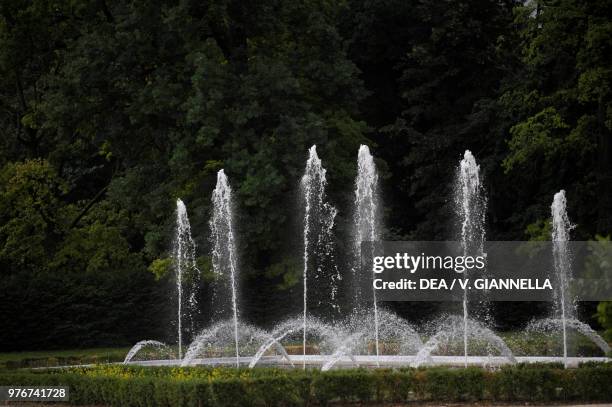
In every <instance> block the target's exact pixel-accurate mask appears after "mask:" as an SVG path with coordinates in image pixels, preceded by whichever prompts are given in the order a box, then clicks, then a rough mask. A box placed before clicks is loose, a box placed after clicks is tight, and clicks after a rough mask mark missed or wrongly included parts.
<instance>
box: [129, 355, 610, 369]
mask: <svg viewBox="0 0 612 407" xmlns="http://www.w3.org/2000/svg"><path fill="white" fill-rule="evenodd" d="M329 358H330V356H328V355H291V362H293V364H294V365H295V366H301V365H306V366H309V367H313V368H318V367H322V366H323V365H324V364H325V363H327V362H328V361H329ZM239 359H240V365H241V366H244V367H247V366H248V365H249V364H250V363H251V360H252V359H253V358H252V357H251V356H241V357H240V358H239ZM353 359H354V361H353ZM515 359H516V361H517V363H564V361H565V362H566V366H567V367H578V365H579V364H580V363H585V362H612V358H608V357H603V356H601V357H571V356H570V357H567V358H563V357H562V356H516V357H515ZM416 360H417V358H416V356H415V355H410V356H397V355H380V356H378V357H377V356H376V355H354V356H353V357H352V359H351V358H349V357H348V356H346V357H343V358H342V359H340V360H338V361H337V362H336V363H335V365H334V366H335V367H337V368H353V367H364V368H377V367H381V368H384V367H386V368H393V367H395V368H397V367H411V365H412V363H414V362H416ZM181 363H182V361H181V360H179V359H165V360H146V361H132V362H128V363H127V364H128V365H137V366H181ZM465 363H466V357H465V356H463V355H458V356H431V361H430V362H429V363H428V364H427V366H451V367H464V366H465ZM510 364H511V363H510V362H509V360H508V358H506V357H503V356H468V357H467V365H468V366H476V367H500V366H504V365H510ZM235 365H236V358H235V357H217V358H198V359H193V361H192V363H191V364H190V366H235ZM258 365H259V366H276V367H287V368H291V367H292V365H291V363H290V362H288V361H287V360H286V359H285V358H284V357H282V356H263V357H262V358H261V359H260V360H259V362H258Z"/></svg>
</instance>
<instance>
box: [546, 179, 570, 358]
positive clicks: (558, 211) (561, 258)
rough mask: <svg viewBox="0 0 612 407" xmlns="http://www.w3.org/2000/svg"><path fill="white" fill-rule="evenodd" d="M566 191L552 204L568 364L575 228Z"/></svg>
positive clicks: (559, 305) (558, 306)
mask: <svg viewBox="0 0 612 407" xmlns="http://www.w3.org/2000/svg"><path fill="white" fill-rule="evenodd" d="M566 206H567V200H566V198H565V191H564V190H561V191H559V192H557V193H556V194H555V196H554V198H553V203H552V205H551V206H550V210H551V213H552V241H553V262H554V267H555V274H556V276H557V284H558V290H557V295H556V301H555V306H556V309H557V311H558V312H559V311H560V314H561V322H562V323H561V326H562V329H563V361H564V364H565V365H567V319H569V318H572V316H573V315H574V311H575V307H574V304H573V301H571V300H570V299H569V298H568V294H569V291H568V287H569V279H570V278H571V275H570V268H571V265H570V253H569V248H568V241H569V240H570V238H569V232H570V230H571V229H572V228H573V225H572V224H571V223H570V221H569V218H568V216H567V208H566Z"/></svg>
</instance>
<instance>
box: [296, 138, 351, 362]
mask: <svg viewBox="0 0 612 407" xmlns="http://www.w3.org/2000/svg"><path fill="white" fill-rule="evenodd" d="M325 174H326V170H325V169H324V168H323V165H322V164H321V159H319V156H318V155H317V147H316V146H314V145H313V146H312V147H311V148H310V150H309V151H308V160H307V161H306V168H305V171H304V176H303V177H302V179H301V184H300V186H301V191H302V199H303V203H304V223H303V227H304V232H303V238H304V252H303V284H304V287H303V288H304V297H303V300H304V308H303V330H304V333H303V354H304V364H303V367H304V368H306V357H305V356H306V329H307V327H306V325H307V314H308V283H309V278H314V279H321V280H323V281H325V280H324V277H325V274H326V272H327V273H329V271H330V270H323V267H324V265H325V261H326V260H329V259H330V258H331V255H332V250H333V247H332V246H333V235H332V229H333V227H334V220H335V218H336V214H337V210H336V208H334V207H333V206H332V205H330V204H329V203H328V202H327V201H326V194H325V188H326V186H327V179H326V175H325ZM327 266H328V267H332V269H333V270H331V275H330V276H329V277H330V279H329V280H328V281H329V283H328V282H327V281H325V282H324V284H328V288H329V291H328V293H329V297H328V298H327V299H325V300H326V302H328V303H329V304H330V305H331V308H332V310H335V311H337V310H338V307H339V305H338V304H337V298H336V296H337V293H338V282H339V280H340V278H341V277H340V274H339V272H338V270H337V269H336V268H335V267H334V266H333V265H330V264H327ZM311 274H312V276H311ZM319 300H320V301H321V300H322V298H319Z"/></svg>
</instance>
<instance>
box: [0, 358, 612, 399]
mask: <svg viewBox="0 0 612 407" xmlns="http://www.w3.org/2000/svg"><path fill="white" fill-rule="evenodd" d="M101 371H102V372H103V370H101ZM219 371H220V372H221V374H217V373H218V372H217V373H215V369H201V370H200V369H198V368H191V369H186V370H185V369H184V370H181V369H179V370H177V369H164V368H153V369H149V370H148V369H147V368H134V367H125V368H114V369H113V374H112V375H104V374H100V372H98V371H96V368H93V369H91V370H87V369H81V370H80V371H77V370H70V369H68V370H59V371H54V372H48V371H46V372H34V371H29V372H4V373H0V385H20V386H24V385H26V386H27V385H65V386H69V387H70V402H71V403H73V404H104V405H112V406H134V407H153V406H198V407H205V406H271V405H278V406H302V405H313V404H314V405H327V404H329V403H333V402H365V403H367V402H377V403H384V402H410V401H476V400H487V401H521V402H526V401H535V402H549V401H572V400H579V401H584V402H586V401H612V364H600V365H594V364H591V365H587V366H583V367H580V368H578V369H560V368H558V367H549V366H527V365H519V366H511V367H504V368H502V369H500V370H497V371H488V370H485V369H480V368H467V369H452V368H442V367H440V368H425V369H398V370H390V369H373V370H365V369H352V370H336V371H331V372H320V371H316V370H312V371H305V372H304V371H299V370H287V371H282V370H280V369H255V370H252V371H250V370H242V369H237V370H232V371H230V370H223V369H219ZM177 375H178V376H179V377H177Z"/></svg>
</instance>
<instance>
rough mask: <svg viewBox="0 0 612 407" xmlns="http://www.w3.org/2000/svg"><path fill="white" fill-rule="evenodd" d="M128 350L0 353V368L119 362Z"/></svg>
mask: <svg viewBox="0 0 612 407" xmlns="http://www.w3.org/2000/svg"><path fill="white" fill-rule="evenodd" d="M129 349H130V348H128V347H121V348H85V349H66V350H41V351H27V352H5V353H0V368H22V367H53V366H63V365H74V364H92V363H108V362H121V361H123V359H124V358H125V355H126V354H127V352H128V350H129Z"/></svg>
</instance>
